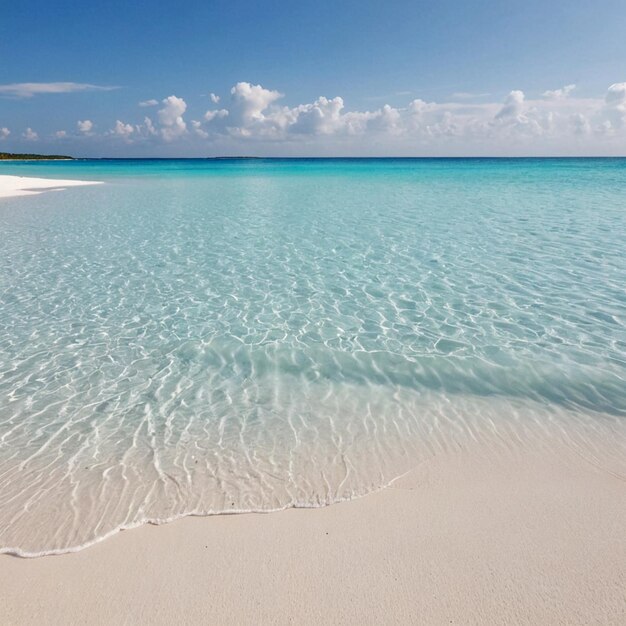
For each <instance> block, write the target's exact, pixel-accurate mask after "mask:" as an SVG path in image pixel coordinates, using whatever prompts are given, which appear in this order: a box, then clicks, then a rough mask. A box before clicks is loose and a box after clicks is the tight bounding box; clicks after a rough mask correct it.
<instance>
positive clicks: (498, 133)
mask: <svg viewBox="0 0 626 626" xmlns="http://www.w3.org/2000/svg"><path fill="white" fill-rule="evenodd" d="M108 89H112V88H110V87H100V86H96V85H90V84H82V83H70V82H66V83H16V84H11V85H0V95H5V96H6V95H8V96H12V97H22V98H32V97H33V96H35V95H38V94H45V93H71V92H73V91H85V90H90V91H94V90H108ZM283 98H284V94H282V93H281V92H279V91H277V90H274V89H268V88H266V87H264V86H262V85H255V84H252V83H248V82H238V83H237V84H236V85H234V86H233V87H232V89H231V90H230V93H229V94H227V95H226V97H224V96H220V95H216V94H215V93H210V94H209V96H208V99H209V101H210V103H211V106H210V108H207V109H206V110H204V111H201V112H200V114H194V115H189V113H188V108H189V107H188V103H187V102H186V101H185V99H183V98H182V97H179V96H177V95H170V96H168V97H165V98H161V99H157V98H151V99H149V100H144V101H141V102H139V103H138V107H140V108H141V109H144V111H143V113H144V114H143V115H140V114H139V113H138V115H137V117H138V118H139V119H134V120H132V119H131V120H128V119H124V120H122V119H115V120H112V122H111V123H110V124H109V125H108V126H107V127H105V128H98V125H97V124H96V123H94V122H93V121H91V120H90V119H82V120H77V121H76V123H75V130H72V131H68V130H66V129H59V130H56V131H54V132H52V133H50V134H48V135H46V136H44V135H42V134H41V133H38V132H37V130H36V129H33V128H31V127H28V128H26V129H17V131H14V129H11V128H10V126H9V124H3V122H4V121H5V120H2V119H0V148H1V149H3V150H5V149H8V148H6V147H5V146H7V145H8V144H11V142H14V143H15V145H16V146H19V144H20V143H23V142H28V143H29V144H30V147H31V148H32V144H33V143H35V142H40V143H41V144H43V145H46V146H53V145H54V146H67V148H69V149H72V150H75V151H76V152H78V153H79V154H84V153H89V154H95V153H98V154H102V155H107V154H115V155H134V154H139V155H144V156H151V155H155V156H162V155H167V154H176V155H178V156H186V155H189V156H194V155H208V154H224V155H228V154H250V155H255V154H259V155H263V154H265V155H268V156H278V155H293V156H300V155H301V156H308V155H311V156H333V155H340V156H343V155H346V156H376V155H381V156H393V155H398V156H411V155H415V156H422V155H426V156H428V155H433V156H446V155H451V156H453V155H489V154H491V155H534V154H536V155H543V154H554V155H577V154H606V155H613V154H626V82H620V83H614V84H612V85H610V86H608V87H607V90H606V92H605V93H604V94H602V95H601V96H599V97H596V98H582V97H577V96H576V86H575V85H573V84H569V85H565V86H563V87H559V88H556V89H554V90H549V91H545V92H544V93H543V94H541V96H538V97H532V98H530V97H527V96H526V94H525V93H524V92H523V91H521V90H517V89H516V90H512V91H510V92H509V94H508V95H507V96H506V97H505V98H504V99H503V100H501V101H491V102H484V101H483V100H485V94H477V95H476V97H472V94H468V93H457V94H454V96H453V97H452V98H451V100H450V101H447V102H429V101H425V100H422V99H419V98H417V99H412V100H410V101H409V102H407V104H406V105H405V106H399V107H394V106H390V105H388V104H385V105H384V106H381V107H378V108H374V109H372V110H351V109H349V108H347V107H346V106H345V103H344V100H343V98H342V97H340V96H336V97H333V98H327V97H324V96H320V97H319V98H317V99H316V100H314V101H313V102H309V103H305V104H299V105H296V106H288V105H284V104H282V103H281V101H282V100H283ZM479 100H480V101H479ZM205 102H206V100H205ZM205 106H206V105H205ZM196 108H197V107H196ZM146 109H147V111H146ZM146 112H147V113H148V115H145V113H146ZM100 126H101V125H100Z"/></svg>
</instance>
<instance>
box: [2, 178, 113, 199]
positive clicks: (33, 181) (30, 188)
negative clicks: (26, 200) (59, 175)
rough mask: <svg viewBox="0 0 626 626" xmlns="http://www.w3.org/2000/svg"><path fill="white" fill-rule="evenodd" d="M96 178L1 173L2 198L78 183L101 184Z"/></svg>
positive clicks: (51, 189) (58, 188) (61, 188)
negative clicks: (73, 178)
mask: <svg viewBox="0 0 626 626" xmlns="http://www.w3.org/2000/svg"><path fill="white" fill-rule="evenodd" d="M101 184H102V182H101V181H94V180H61V179H56V178H32V177H30V176H8V175H5V174H1V175H0V198H14V197H16V196H32V195H35V194H38V193H42V192H44V191H61V190H63V189H67V188H68V187H76V186H78V185H101Z"/></svg>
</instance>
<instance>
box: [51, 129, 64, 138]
mask: <svg viewBox="0 0 626 626" xmlns="http://www.w3.org/2000/svg"><path fill="white" fill-rule="evenodd" d="M54 136H55V137H56V138H57V139H65V138H66V137H67V131H65V130H57V131H56V133H54Z"/></svg>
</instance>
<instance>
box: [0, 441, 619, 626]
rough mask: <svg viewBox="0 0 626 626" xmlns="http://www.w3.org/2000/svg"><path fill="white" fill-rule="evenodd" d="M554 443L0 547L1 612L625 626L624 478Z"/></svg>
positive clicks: (29, 619)
mask: <svg viewBox="0 0 626 626" xmlns="http://www.w3.org/2000/svg"><path fill="white" fill-rule="evenodd" d="M554 450H555V449H554V448H552V451H551V452H550V453H549V454H548V453H547V452H546V451H545V450H543V451H542V450H534V451H533V450H532V449H530V448H528V447H527V448H519V449H518V450H516V451H511V453H509V454H506V455H493V454H490V453H487V452H486V451H485V450H481V449H480V448H475V449H466V450H459V451H458V452H457V453H452V454H449V455H442V456H439V457H435V458H433V459H431V460H429V461H427V462H425V463H424V464H422V465H421V466H419V467H418V468H416V469H415V470H413V471H412V472H410V473H409V474H407V475H405V476H404V477H402V478H401V479H399V480H397V481H396V482H395V483H394V484H393V486H391V487H389V488H387V489H384V490H382V491H380V492H378V493H375V494H372V495H369V496H367V497H365V498H361V499H358V500H354V501H351V502H347V503H342V504H337V505H334V506H330V507H326V508H321V509H314V510H303V509H291V510H288V511H284V512H281V513H272V514H266V515H263V514H246V515H234V516H233V515H224V516H213V517H209V518H185V519H183V520H180V521H177V522H173V523H171V524H167V525H164V526H159V527H154V526H144V527H142V528H139V529H136V530H130V531H125V532H121V533H118V534H117V535H116V536H114V537H112V538H111V539H109V540H107V541H105V542H102V543H100V544H98V545H96V546H93V547H91V548H89V549H86V550H83V551H80V552H77V553H73V554H66V555H63V556H57V557H44V558H39V559H20V558H16V557H11V556H3V557H1V558H0V589H2V602H0V622H2V623H3V624H42V623H57V624H79V623H89V624H122V623H125V624H175V623H176V624H191V623H205V624H208V623H212V624H304V623H306V624H321V623H333V624H355V623H359V624H623V623H624V622H625V620H626V542H625V541H624V529H625V528H626V483H625V482H624V477H623V476H620V475H619V474H616V473H615V472H612V471H607V469H605V468H603V467H599V466H598V465H597V464H595V463H593V464H592V463H589V462H588V461H587V460H586V459H585V458H584V457H583V456H581V455H580V454H579V453H578V452H574V451H573V450H572V449H570V448H569V447H565V446H564V447H562V448H561V449H560V450H559V452H558V453H555V452H554Z"/></svg>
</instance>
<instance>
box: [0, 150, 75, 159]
mask: <svg viewBox="0 0 626 626" xmlns="http://www.w3.org/2000/svg"><path fill="white" fill-rule="evenodd" d="M50 160H51V161H72V160H74V157H71V156H64V155H62V154H17V153H14V152H0V161H50Z"/></svg>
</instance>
